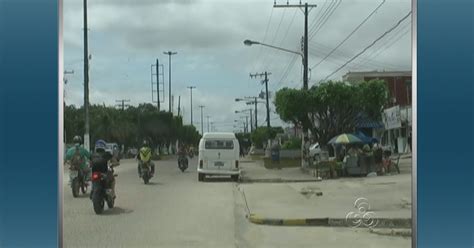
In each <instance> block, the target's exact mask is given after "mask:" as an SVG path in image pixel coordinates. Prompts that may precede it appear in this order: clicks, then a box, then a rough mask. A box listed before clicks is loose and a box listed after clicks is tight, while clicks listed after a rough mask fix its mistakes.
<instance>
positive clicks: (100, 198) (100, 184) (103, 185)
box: [91, 166, 117, 214]
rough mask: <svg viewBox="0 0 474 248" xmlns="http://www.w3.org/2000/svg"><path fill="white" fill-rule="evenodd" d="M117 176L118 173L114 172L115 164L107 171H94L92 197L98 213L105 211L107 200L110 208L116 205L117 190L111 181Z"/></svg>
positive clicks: (95, 210)
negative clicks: (113, 187) (112, 186)
mask: <svg viewBox="0 0 474 248" xmlns="http://www.w3.org/2000/svg"><path fill="white" fill-rule="evenodd" d="M115 177H117V175H116V174H114V169H113V166H111V167H110V168H109V171H108V172H107V173H101V172H98V171H95V172H92V190H91V199H92V203H93V206H94V212H95V213H96V214H101V213H102V212H103V211H104V206H105V202H107V206H108V207H109V208H113V207H114V204H115V192H113V190H112V188H111V183H112V182H113V180H115Z"/></svg>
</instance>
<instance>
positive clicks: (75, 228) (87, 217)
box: [63, 158, 410, 248]
mask: <svg viewBox="0 0 474 248" xmlns="http://www.w3.org/2000/svg"><path fill="white" fill-rule="evenodd" d="M155 163H156V174H155V177H154V178H152V179H151V182H150V184H148V185H145V184H144V183H143V181H142V180H141V179H140V178H139V177H138V175H137V174H138V172H137V162H136V161H135V160H122V161H121V165H120V166H119V167H117V168H116V173H117V174H118V177H117V186H116V192H117V199H116V202H115V208H113V209H107V207H106V210H105V211H104V213H103V214H102V215H96V214H95V213H94V210H93V208H92V202H91V201H90V200H89V197H88V195H81V196H80V197H78V198H73V197H72V193H71V189H70V187H69V185H68V171H67V169H66V170H65V172H64V178H63V179H64V180H63V190H64V198H63V199H64V202H63V244H64V247H81V248H82V247H90V248H94V247H136V248H142V247H366V248H367V247H409V246H410V241H409V240H408V239H403V238H400V237H390V236H379V235H375V234H370V233H368V232H367V231H366V230H356V229H353V228H325V227H283V226H264V225H255V224H253V223H250V222H249V221H248V220H247V219H246V218H245V214H246V206H245V201H244V200H243V198H242V196H241V194H240V192H239V191H238V190H237V187H236V186H237V183H235V182H233V181H231V180H230V178H211V179H208V180H207V181H206V182H198V180H197V172H196V164H197V160H196V158H194V159H193V160H190V167H189V168H188V170H187V171H185V172H184V173H182V172H181V171H180V170H179V169H178V167H177V160H176V159H175V158H173V159H169V160H165V161H157V162H155ZM262 200H263V201H264V200H265V196H262Z"/></svg>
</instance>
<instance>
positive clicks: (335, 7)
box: [308, 0, 342, 40]
mask: <svg viewBox="0 0 474 248" xmlns="http://www.w3.org/2000/svg"><path fill="white" fill-rule="evenodd" d="M336 1H337V0H336ZM341 3H342V0H339V1H337V4H336V5H335V6H334V8H333V9H331V11H330V13H329V14H328V15H327V16H326V19H324V21H323V22H322V23H321V24H320V25H319V26H318V27H317V29H316V30H314V32H313V33H312V34H311V35H308V40H311V39H312V38H313V37H314V36H315V35H316V34H317V33H318V32H319V30H321V29H322V27H323V26H324V24H326V22H327V21H328V20H329V18H330V17H331V16H332V15H333V14H334V12H335V11H336V9H337V8H338V7H339V5H340V4H341Z"/></svg>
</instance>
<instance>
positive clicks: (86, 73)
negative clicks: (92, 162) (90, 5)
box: [83, 0, 90, 151]
mask: <svg viewBox="0 0 474 248" xmlns="http://www.w3.org/2000/svg"><path fill="white" fill-rule="evenodd" d="M83 2H84V112H85V132H84V148H85V149H86V150H88V151H90V136H89V135H90V130H89V129H90V127H89V47H88V38H87V33H88V28H87V0H83Z"/></svg>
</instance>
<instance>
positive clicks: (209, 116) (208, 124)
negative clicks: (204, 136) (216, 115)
mask: <svg viewBox="0 0 474 248" xmlns="http://www.w3.org/2000/svg"><path fill="white" fill-rule="evenodd" d="M206 117H207V132H208V133H209V117H210V116H209V115H208V116H206Z"/></svg>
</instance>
